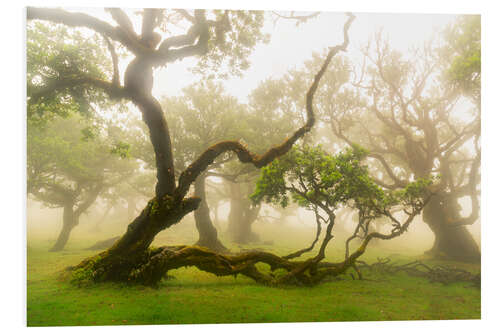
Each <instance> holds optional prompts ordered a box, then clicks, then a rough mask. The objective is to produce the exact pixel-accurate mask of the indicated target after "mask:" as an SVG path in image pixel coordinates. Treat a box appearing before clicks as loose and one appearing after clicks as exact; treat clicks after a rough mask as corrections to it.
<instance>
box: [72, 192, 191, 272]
mask: <svg viewBox="0 0 500 333" xmlns="http://www.w3.org/2000/svg"><path fill="white" fill-rule="evenodd" d="M199 203H200V199H199V198H188V199H183V200H182V201H180V202H176V201H174V200H173V199H172V197H170V196H165V197H163V198H162V199H160V200H158V199H157V198H154V199H152V200H150V201H149V202H148V204H147V206H146V207H145V208H144V209H143V210H142V212H141V214H140V215H139V216H138V217H136V218H135V219H134V221H133V222H132V223H130V224H129V226H128V228H127V231H126V232H125V234H124V235H123V236H121V237H120V238H119V239H118V240H117V241H116V242H115V243H114V244H113V246H111V247H110V248H109V249H108V250H106V251H104V252H101V253H99V254H98V255H96V256H94V257H91V258H88V259H86V260H84V261H83V262H81V263H80V264H79V265H78V266H76V267H75V268H74V271H76V272H77V273H76V276H79V275H84V276H85V278H86V279H91V280H94V281H129V280H130V278H131V274H132V273H133V271H134V270H135V269H137V267H139V266H141V265H143V264H145V263H146V262H147V261H148V260H149V258H150V256H151V254H152V253H153V252H154V251H153V250H151V249H149V247H150V245H151V243H152V242H153V240H154V238H155V236H156V235H157V234H158V233H159V232H160V231H162V230H164V229H166V228H169V227H170V226H172V225H174V224H176V223H178V222H180V221H181V220H182V218H183V217H184V216H186V215H187V214H189V213H191V212H192V211H193V210H195V209H196V208H197V207H198V205H199ZM78 272H79V273H78Z"/></svg>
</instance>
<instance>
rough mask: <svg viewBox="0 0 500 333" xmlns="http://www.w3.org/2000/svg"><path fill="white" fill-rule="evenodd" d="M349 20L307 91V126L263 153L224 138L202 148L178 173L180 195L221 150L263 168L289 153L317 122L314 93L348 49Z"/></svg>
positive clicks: (179, 195) (181, 196) (351, 18)
mask: <svg viewBox="0 0 500 333" xmlns="http://www.w3.org/2000/svg"><path fill="white" fill-rule="evenodd" d="M347 15H348V17H349V18H348V20H347V22H346V23H345V25H344V42H343V43H342V44H340V45H337V46H335V47H332V48H330V51H329V52H328V55H327V57H326V59H325V61H324V63H323V66H322V67H321V69H320V70H319V72H318V73H317V74H316V76H315V77H314V81H313V83H312V85H311V87H310V88H309V91H308V92H307V95H306V111H307V121H306V123H305V125H304V126H302V127H301V128H299V129H298V130H297V131H296V132H295V133H294V134H293V135H292V136H291V137H290V138H288V139H287V140H285V141H284V142H283V143H282V144H281V145H278V146H274V147H272V148H271V149H269V150H268V151H267V152H265V153H263V154H262V155H257V154H254V153H252V152H250V151H249V150H248V149H247V147H245V146H244V145H242V144H241V143H240V142H236V141H223V142H219V143H217V144H215V145H213V146H211V147H210V148H208V149H207V150H206V151H205V152H203V153H202V154H201V155H200V156H199V157H198V159H197V160H196V161H194V162H193V163H192V164H191V165H190V166H189V167H188V168H187V169H186V170H185V171H184V172H182V174H181V176H180V177H179V185H178V187H177V189H176V190H175V192H176V195H175V197H176V198H177V199H181V198H183V197H184V196H185V195H186V193H187V192H188V190H189V187H190V185H191V184H192V183H193V182H194V180H195V179H196V177H198V175H199V174H201V173H202V172H203V171H205V169H206V168H207V167H208V166H209V165H210V164H212V163H213V162H214V160H215V159H216V158H217V157H218V156H219V155H221V154H223V153H226V152H229V151H232V152H234V153H235V154H236V156H237V157H238V159H239V160H240V162H242V163H251V164H253V165H254V166H255V167H257V168H262V167H263V166H266V165H267V164H269V163H271V162H272V161H273V160H274V159H275V158H277V157H279V156H281V155H284V154H286V153H287V152H288V151H289V150H290V149H291V148H292V146H293V145H294V143H295V142H296V141H297V140H298V139H300V138H301V137H303V136H304V135H305V134H306V133H307V132H309V131H310V130H311V128H312V126H313V125H314V122H315V118H314V111H313V105H312V101H313V97H314V94H315V92H316V90H317V88H318V84H319V81H320V80H321V78H322V76H323V74H324V73H325V71H326V69H327V67H328V65H329V64H330V62H331V60H332V58H333V56H334V55H336V54H337V53H338V52H340V51H345V49H346V48H347V45H348V43H349V36H348V34H347V32H348V29H349V27H350V25H351V23H352V21H353V20H354V15H352V14H350V13H349V14H347Z"/></svg>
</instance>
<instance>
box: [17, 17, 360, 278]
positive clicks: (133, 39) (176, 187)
mask: <svg viewBox="0 0 500 333" xmlns="http://www.w3.org/2000/svg"><path fill="white" fill-rule="evenodd" d="M108 12H109V13H110V14H111V16H112V18H113V19H114V20H115V22H116V23H117V25H111V24H109V23H107V22H105V21H102V20H100V19H97V18H95V17H92V16H89V15H86V14H83V13H72V12H67V11H64V10H60V9H45V8H28V10H27V14H28V20H34V19H38V20H47V21H51V22H54V23H62V24H65V25H67V26H71V27H85V28H89V29H91V30H93V31H95V32H97V33H99V34H102V35H103V36H105V38H106V39H107V40H109V43H108V46H109V50H110V55H111V58H112V60H113V64H114V66H113V68H114V73H113V75H112V79H111V80H106V79H102V78H96V77H93V76H92V75H86V73H81V75H78V76H76V77H61V78H59V79H58V80H57V81H56V82H57V84H56V85H55V86H52V87H51V89H57V88H61V87H62V88H64V87H66V86H68V85H72V86H74V85H75V84H78V85H82V86H89V85H90V86H93V87H96V88H98V89H101V90H103V91H104V92H106V93H107V94H108V95H109V96H110V97H111V98H124V99H128V100H130V101H132V102H133V103H134V104H135V105H137V107H138V108H139V110H140V111H141V113H142V117H143V120H144V122H145V124H146V125H147V126H148V129H149V135H150V139H151V144H152V145H153V148H154V152H155V160H156V169H157V170H156V171H157V174H156V176H157V184H156V189H155V197H154V198H153V199H151V200H150V201H149V203H148V204H147V206H146V207H145V208H144V209H143V211H142V212H141V214H140V215H139V216H138V217H137V218H135V220H134V221H133V222H132V223H131V224H130V225H129V226H128V228H127V231H126V232H125V234H124V235H123V236H122V237H121V238H120V239H119V240H118V241H117V242H116V243H115V244H114V245H113V246H112V247H111V248H109V249H108V250H107V251H104V252H102V253H100V254H99V255H97V256H95V257H93V258H89V259H87V260H84V261H83V262H82V263H81V264H79V265H78V266H77V268H76V271H75V272H74V273H75V274H77V275H80V276H82V275H84V276H87V277H89V278H91V279H92V280H94V281H102V280H120V281H130V280H137V281H141V282H143V283H153V284H154V283H156V282H158V281H159V280H160V279H161V278H162V277H163V275H164V272H165V270H164V269H163V268H164V267H176V266H177V267H178V266H179V265H180V266H186V265H190V264H193V263H190V262H187V261H182V260H178V259H179V258H185V255H186V254H189V253H193V252H194V253H199V252H200V251H201V252H202V253H210V254H209V255H208V258H209V259H210V260H211V262H213V261H214V260H216V259H217V258H218V257H217V255H215V254H214V253H212V252H206V250H203V248H199V247H187V248H186V247H181V248H176V249H172V248H170V249H163V250H161V252H160V253H158V251H155V250H151V249H149V246H150V244H151V242H152V241H153V239H154V238H155V236H156V234H158V233H159V232H160V231H162V230H164V229H166V228H168V227H170V226H171V225H173V224H176V223H178V222H179V221H181V219H182V218H183V217H184V216H185V215H187V214H188V213H190V212H192V211H194V210H195V209H197V208H198V206H199V204H200V198H197V197H190V196H188V192H189V188H190V186H191V185H192V184H193V183H194V182H195V181H196V179H197V178H198V177H199V176H200V175H201V174H202V173H203V172H204V171H205V170H206V169H207V168H208V167H209V166H210V165H211V164H212V163H213V162H214V161H215V160H216V159H217V158H218V157H219V156H221V155H223V154H226V153H230V152H232V153H234V154H235V155H236V156H237V158H238V159H239V160H240V161H241V162H242V163H251V164H253V165H255V166H256V167H259V168H260V167H263V166H265V165H267V164H269V163H271V162H272V161H273V160H274V159H275V158H277V157H278V156H282V155H283V154H285V153H286V152H287V151H289V150H290V148H291V147H292V146H293V144H294V143H295V142H296V141H297V140H298V139H300V138H301V137H302V136H303V135H304V134H305V133H307V132H308V131H310V130H311V128H312V126H313V125H314V121H315V119H314V113H313V97H314V93H315V91H316V89H317V87H318V85H319V81H320V79H321V77H322V75H323V74H324V72H325V71H326V68H327V67H328V65H329V63H330V61H331V59H332V57H333V56H334V55H336V54H337V53H338V52H340V51H343V50H345V49H346V47H347V45H348V29H349V26H350V24H351V22H352V21H353V19H354V16H352V15H349V19H348V20H347V22H346V24H345V25H344V41H343V43H341V44H339V45H337V46H335V47H332V48H331V49H330V51H329V53H328V55H327V57H326V59H325V62H324V64H323V66H322V67H321V69H320V70H319V72H318V73H317V74H316V76H315V78H314V80H313V82H312V84H311V87H310V89H309V91H308V92H307V94H306V111H307V121H306V123H305V124H304V125H303V126H302V127H300V128H299V129H297V130H296V131H295V132H294V133H292V134H291V136H290V137H289V138H288V139H287V140H285V141H284V142H283V143H282V144H280V145H277V146H274V147H272V148H271V149H269V150H268V151H266V152H264V153H263V154H260V155H257V154H254V153H252V152H250V151H249V150H248V149H247V148H246V147H245V146H244V145H243V144H241V143H240V142H237V141H222V142H219V143H216V144H214V145H212V146H211V147H209V148H208V149H207V150H205V151H204V152H203V153H201V154H200V155H199V156H198V157H197V158H196V159H195V160H194V161H193V162H192V163H191V164H190V165H189V166H188V167H187V168H186V169H185V170H183V171H182V172H181V173H180V175H179V177H178V178H176V173H175V169H174V156H173V152H172V143H171V137H170V133H169V129H168V126H167V122H166V119H165V116H164V113H163V109H162V107H161V104H160V103H159V102H158V100H157V99H156V98H155V97H154V96H153V95H152V92H151V91H152V85H153V79H154V77H153V69H155V68H158V67H161V66H165V65H167V64H168V63H170V62H173V61H176V60H181V59H183V58H185V57H189V56H204V55H208V54H211V53H212V54H213V55H214V56H213V57H212V59H218V58H217V55H227V54H231V55H232V56H234V57H238V56H239V57H243V58H244V56H245V55H246V54H247V53H248V50H249V49H251V47H253V45H254V44H255V42H256V39H258V38H259V36H261V34H260V33H259V28H260V26H261V25H262V13H260V12H243V11H215V12H213V13H211V18H209V17H208V13H207V12H206V11H205V10H194V11H193V12H189V11H186V10H174V11H173V12H172V13H171V14H174V15H177V17H179V18H180V19H182V20H183V21H184V22H185V24H188V25H190V27H189V28H188V30H187V32H186V34H183V35H177V36H169V37H164V36H163V35H161V34H159V33H158V32H156V31H155V30H156V29H157V28H158V27H160V26H161V25H162V23H165V20H166V16H165V11H164V10H160V9H145V10H143V11H142V16H143V20H142V31H141V33H140V34H138V33H136V31H135V30H134V29H133V25H132V23H131V21H130V18H129V17H128V16H127V15H126V14H125V12H124V11H122V10H120V9H117V8H111V9H108ZM167 24H168V22H167ZM228 31H231V32H232V33H231V34H228V33H227V32H228ZM252 32H255V34H252ZM116 42H118V43H120V44H121V45H122V46H123V47H125V48H126V49H127V51H129V52H130V53H131V54H133V56H134V59H133V60H132V61H131V62H130V63H129V65H128V66H127V69H126V71H125V77H124V84H123V85H121V83H120V75H119V72H118V68H119V66H118V65H117V62H118V58H117V56H116V52H115V49H114V43H116ZM235 48H238V50H235ZM231 63H233V64H235V65H236V67H238V65H240V67H241V64H242V62H241V61H232V62H231ZM43 83H44V82H42V84H41V85H43ZM160 254H161V256H160V257H158V256H157V255H160ZM204 258H206V257H204V256H203V255H199V256H196V257H195V260H194V264H195V265H197V266H198V267H205V268H207V269H208V270H209V271H212V272H213V273H216V274H218V273H219V271H218V267H217V266H213V265H207V266H205V262H204ZM254 263H255V262H253V261H252V262H251V263H250V264H248V263H247V265H246V267H245V268H244V269H245V270H246V271H250V270H255V266H254ZM231 274H234V271H233V272H231Z"/></svg>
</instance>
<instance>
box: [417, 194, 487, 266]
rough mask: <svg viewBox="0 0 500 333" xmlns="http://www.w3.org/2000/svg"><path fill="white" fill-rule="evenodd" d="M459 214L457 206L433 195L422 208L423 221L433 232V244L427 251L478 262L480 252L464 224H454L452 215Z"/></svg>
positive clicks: (449, 257)
mask: <svg viewBox="0 0 500 333" xmlns="http://www.w3.org/2000/svg"><path fill="white" fill-rule="evenodd" d="M454 216H455V217H456V216H459V212H458V208H457V207H454V206H453V205H450V204H449V203H447V202H446V201H444V200H443V198H442V196H439V195H436V196H434V197H433V198H432V199H431V200H430V201H429V203H428V204H427V206H426V207H425V208H424V212H423V218H424V222H425V223H427V225H428V226H429V227H430V228H431V230H432V232H433V233H434V236H435V239H434V245H433V246H432V248H431V249H430V250H429V251H427V253H428V254H430V255H432V256H435V257H437V258H443V259H452V260H457V261H464V262H480V261H481V252H480V250H479V247H478V245H477V243H476V241H475V240H474V238H473V237H472V235H471V233H470V232H469V230H467V228H466V227H465V226H463V225H462V226H456V225H454V218H453V217H454Z"/></svg>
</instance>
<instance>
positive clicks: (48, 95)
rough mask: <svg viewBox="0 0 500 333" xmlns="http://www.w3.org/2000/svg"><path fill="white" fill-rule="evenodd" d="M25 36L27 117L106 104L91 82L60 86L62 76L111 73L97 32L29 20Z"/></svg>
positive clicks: (100, 76) (44, 116)
mask: <svg viewBox="0 0 500 333" xmlns="http://www.w3.org/2000/svg"><path fill="white" fill-rule="evenodd" d="M26 39H27V40H26V58H27V68H26V70H27V71H26V72H27V94H28V111H27V114H28V118H31V119H32V120H33V121H35V120H37V121H39V122H43V121H46V120H48V119H52V118H53V117H54V115H59V116H68V115H70V114H72V113H76V112H79V113H81V114H88V113H89V112H90V111H91V110H92V109H94V108H95V107H96V105H99V106H101V107H103V106H104V105H106V104H108V101H107V97H106V96H105V95H104V94H103V93H102V92H101V91H99V90H97V89H95V88H93V87H92V86H90V85H86V84H70V85H61V83H62V81H61V80H63V79H64V80H66V81H73V82H76V81H77V80H78V79H82V78H87V77H92V78H95V79H105V78H107V77H110V76H111V74H110V73H111V62H110V60H109V59H108V58H109V57H108V56H107V54H106V52H107V48H106V46H104V42H103V40H102V38H100V37H98V35H97V34H93V35H91V36H89V35H88V32H84V31H82V30H76V29H71V28H67V27H64V26H61V25H51V24H44V23H41V22H30V23H28V28H27V33H26ZM56 88H57V89H56Z"/></svg>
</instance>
